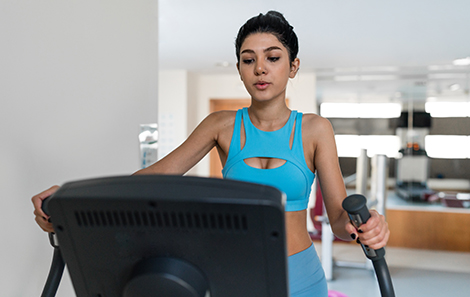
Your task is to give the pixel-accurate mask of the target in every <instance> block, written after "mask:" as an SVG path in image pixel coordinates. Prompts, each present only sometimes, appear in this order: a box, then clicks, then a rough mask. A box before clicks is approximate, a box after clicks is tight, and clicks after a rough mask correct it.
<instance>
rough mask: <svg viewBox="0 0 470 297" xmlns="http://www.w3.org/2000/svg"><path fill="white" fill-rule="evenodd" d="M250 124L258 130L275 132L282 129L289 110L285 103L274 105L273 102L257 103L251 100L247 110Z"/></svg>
mask: <svg viewBox="0 0 470 297" xmlns="http://www.w3.org/2000/svg"><path fill="white" fill-rule="evenodd" d="M248 112H249V114H250V119H251V122H252V123H253V124H254V125H256V126H257V127H258V128H264V129H266V130H276V129H278V128H279V127H282V126H283V125H284V124H285V123H286V121H287V120H288V119H289V116H290V112H291V110H290V109H289V108H288V107H287V105H286V103H285V101H283V102H279V103H277V104H274V102H269V103H268V102H258V101H255V100H253V101H252V103H251V106H250V107H249V108H248Z"/></svg>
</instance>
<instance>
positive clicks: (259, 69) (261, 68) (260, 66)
mask: <svg viewBox="0 0 470 297" xmlns="http://www.w3.org/2000/svg"><path fill="white" fill-rule="evenodd" d="M265 66H266V65H265V64H264V61H263V60H262V59H260V60H258V61H257V62H256V65H255V75H261V74H266V67H265Z"/></svg>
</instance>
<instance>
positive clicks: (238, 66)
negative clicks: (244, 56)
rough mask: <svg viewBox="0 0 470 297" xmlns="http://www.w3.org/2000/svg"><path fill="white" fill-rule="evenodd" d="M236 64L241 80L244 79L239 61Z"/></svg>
mask: <svg viewBox="0 0 470 297" xmlns="http://www.w3.org/2000/svg"><path fill="white" fill-rule="evenodd" d="M236 65H237V71H238V75H240V80H241V81H243V78H242V74H241V73H240V65H239V64H238V62H237V64H236Z"/></svg>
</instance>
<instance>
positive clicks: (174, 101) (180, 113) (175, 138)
mask: <svg viewBox="0 0 470 297" xmlns="http://www.w3.org/2000/svg"><path fill="white" fill-rule="evenodd" d="M188 76H189V74H188V72H187V71H186V70H162V71H160V72H159V76H158V77H159V80H158V85H159V88H158V98H159V100H158V124H159V131H158V133H159V135H158V137H159V140H158V158H159V159H161V158H163V157H164V156H166V155H167V154H168V153H169V152H170V151H172V150H173V149H174V148H175V147H177V146H178V145H180V144H181V143H182V142H183V141H184V140H185V139H186V138H187V137H188V124H187V122H188V120H187V118H188V117H187V115H188V96H189V94H188V88H189V86H188V84H189V78H188Z"/></svg>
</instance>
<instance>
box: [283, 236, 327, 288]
mask: <svg viewBox="0 0 470 297" xmlns="http://www.w3.org/2000/svg"><path fill="white" fill-rule="evenodd" d="M288 271H289V291H290V297H327V296H328V286H327V283H326V278H325V273H324V272H323V267H322V266H321V263H320V259H318V255H317V252H316V251H315V247H314V246H313V244H312V245H311V246H310V247H309V248H308V249H306V250H303V251H301V252H300V253H297V254H294V255H292V256H290V257H288Z"/></svg>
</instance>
